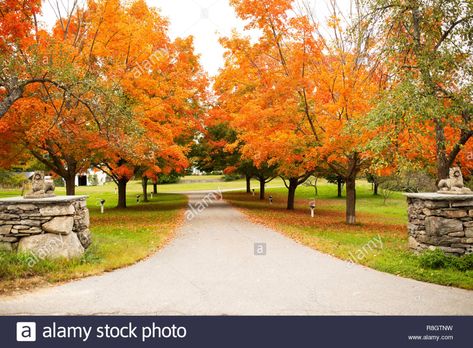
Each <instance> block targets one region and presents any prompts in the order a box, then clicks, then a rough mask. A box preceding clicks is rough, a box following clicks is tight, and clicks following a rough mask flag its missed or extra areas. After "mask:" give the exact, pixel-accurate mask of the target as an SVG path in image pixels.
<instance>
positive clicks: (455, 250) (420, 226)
mask: <svg viewBox="0 0 473 348" xmlns="http://www.w3.org/2000/svg"><path fill="white" fill-rule="evenodd" d="M407 202H408V214H409V224H408V231H409V247H410V248H411V249H413V250H414V251H416V252H419V251H423V250H425V249H436V248H439V249H441V250H443V251H444V252H446V253H448V254H453V255H463V254H471V253H473V195H451V194H450V195H448V194H438V193H412V194H407Z"/></svg>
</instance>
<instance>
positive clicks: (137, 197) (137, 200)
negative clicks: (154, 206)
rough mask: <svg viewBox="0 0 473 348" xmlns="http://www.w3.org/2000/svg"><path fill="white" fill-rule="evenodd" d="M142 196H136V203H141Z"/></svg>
mask: <svg viewBox="0 0 473 348" xmlns="http://www.w3.org/2000/svg"><path fill="white" fill-rule="evenodd" d="M140 198H141V195H136V203H140Z"/></svg>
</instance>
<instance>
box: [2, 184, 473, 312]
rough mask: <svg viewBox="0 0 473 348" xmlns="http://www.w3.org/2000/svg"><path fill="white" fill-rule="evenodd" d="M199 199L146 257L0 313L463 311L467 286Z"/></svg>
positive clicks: (469, 296)
mask: <svg viewBox="0 0 473 348" xmlns="http://www.w3.org/2000/svg"><path fill="white" fill-rule="evenodd" d="M205 195H206V193H202V192H200V193H189V197H190V203H191V204H192V207H193V208H192V209H191V210H190V211H193V213H188V214H187V215H188V217H189V219H188V220H187V221H186V222H185V223H184V224H183V226H182V227H181V228H180V229H179V231H178V233H177V236H176V238H175V239H174V240H173V241H172V242H171V243H170V244H169V245H168V246H167V247H165V248H164V249H163V250H161V251H159V252H158V253H156V254H155V255H153V256H152V257H150V258H148V259H146V260H144V261H142V262H139V263H137V264H135V265H133V266H131V267H127V268H124V269H120V270H117V271H114V272H110V273H106V274H103V275H99V276H93V277H89V278H85V279H81V280H77V281H73V282H70V283H67V284H64V285H59V286H54V287H51V288H43V289H39V290H36V291H33V292H31V293H27V294H21V295H16V296H9V297H3V298H1V299H0V314H3V315H12V314H14V315H28V314H35V315H68V314H71V315H72V314H77V315H95V314H105V315H108V314H110V315H112V314H113V315H122V314H123V315H124V314H135V315H140V314H141V315H173V314H177V315H179V314H183V315H240V314H241V315H460V314H462V315H472V314H473V291H467V290H461V289H456V288H449V287H444V286H439V285H433V284H427V283H422V282H419V281H415V280H411V279H405V278H400V277H396V276H393V275H390V274H386V273H382V272H378V271H375V270H372V269H369V268H366V267H362V266H358V265H352V264H350V263H347V262H345V261H341V260H338V259H336V258H334V257H331V256H328V255H325V254H322V253H320V252H317V251H315V250H312V249H310V248H307V247H305V246H302V245H300V244H298V243H296V242H294V241H292V240H291V239H288V238H287V237H285V236H283V235H281V234H279V233H277V232H275V231H274V230H271V229H269V228H266V227H263V226H260V225H257V224H254V223H252V222H250V221H248V220H247V219H245V217H244V215H243V214H242V213H240V212H239V211H238V210H237V209H235V208H233V207H231V206H230V205H229V204H228V203H226V202H224V201H222V200H220V199H219V197H218V196H217V195H214V196H213V197H211V196H206V198H205V200H204V201H202V198H204V196H205ZM204 208H205V209H204ZM200 209H203V211H202V212H200V213H199V212H198V210H200ZM156 223H157V224H159V221H157V222H156ZM255 243H265V245H266V255H255ZM261 250H262V249H261Z"/></svg>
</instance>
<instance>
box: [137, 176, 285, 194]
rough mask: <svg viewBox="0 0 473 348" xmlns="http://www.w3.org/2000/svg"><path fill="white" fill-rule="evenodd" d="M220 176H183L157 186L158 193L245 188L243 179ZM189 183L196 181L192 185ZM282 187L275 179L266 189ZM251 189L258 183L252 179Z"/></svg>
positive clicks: (277, 179) (256, 186) (282, 184)
mask: <svg viewBox="0 0 473 348" xmlns="http://www.w3.org/2000/svg"><path fill="white" fill-rule="evenodd" d="M222 178H223V177H222V176H218V175H202V176H185V177H184V178H183V181H185V182H179V183H177V184H165V185H158V192H183V191H204V190H219V189H220V190H229V189H230V190H234V189H244V188H246V181H245V179H240V180H235V181H223V179H222ZM219 179H221V181H215V182H199V181H204V180H219ZM190 181H196V182H194V183H192V182H190ZM129 185H130V187H133V186H135V185H141V183H139V182H131V183H130V184H129ZM278 186H284V183H283V182H282V180H281V179H279V178H276V179H274V180H273V181H271V182H270V183H269V184H268V187H278ZM251 187H252V188H255V189H257V188H258V187H259V183H258V181H256V180H254V179H252V180H251Z"/></svg>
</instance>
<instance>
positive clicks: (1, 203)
mask: <svg viewBox="0 0 473 348" xmlns="http://www.w3.org/2000/svg"><path fill="white" fill-rule="evenodd" d="M86 198H87V196H55V197H48V198H39V199H27V198H23V197H14V198H6V199H0V250H8V251H16V250H18V251H21V252H30V253H32V254H34V255H35V256H37V257H38V258H46V257H49V258H55V257H65V258H74V257H80V256H81V255H82V254H83V253H84V250H85V249H87V248H88V247H89V245H90V243H91V235H90V231H89V224H90V219H89V210H88V209H87V205H86Z"/></svg>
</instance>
